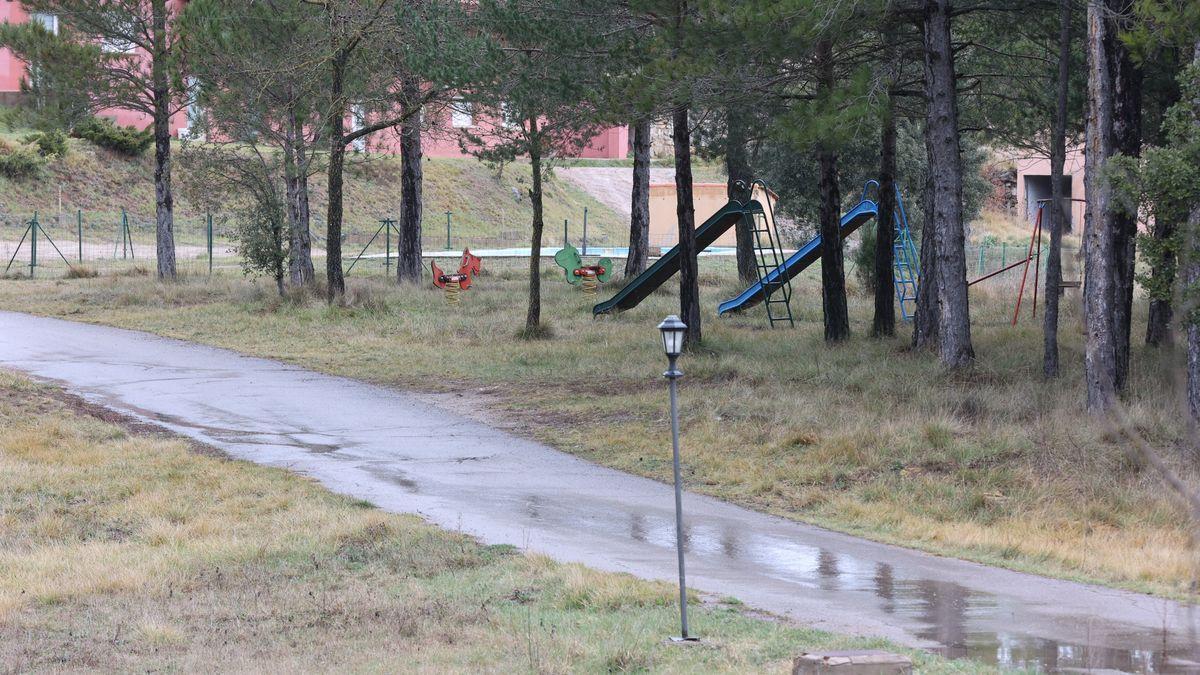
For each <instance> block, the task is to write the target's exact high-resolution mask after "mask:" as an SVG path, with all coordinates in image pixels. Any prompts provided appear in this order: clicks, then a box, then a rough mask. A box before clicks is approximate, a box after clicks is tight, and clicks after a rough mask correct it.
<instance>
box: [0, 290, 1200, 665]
mask: <svg viewBox="0 0 1200 675" xmlns="http://www.w3.org/2000/svg"><path fill="white" fill-rule="evenodd" d="M0 367H8V368H12V369H16V370H21V371H25V372H27V373H30V374H33V375H35V376H38V377H41V378H47V379H50V380H53V381H56V382H59V383H62V384H63V385H65V386H66V387H67V388H68V389H70V390H71V391H74V392H76V393H78V394H80V395H82V396H84V397H86V398H88V399H89V400H92V401H95V402H99V403H102V404H104V405H106V406H109V407H111V408H113V409H115V410H119V411H122V412H126V413H129V414H132V415H134V416H136V417H139V418H142V419H144V420H148V421H151V422H154V423H157V424H160V425H162V426H164V427H166V428H168V429H171V430H173V431H176V432H179V433H181V434H185V435H187V436H190V437H193V438H195V439H197V440H200V441H202V442H205V443H208V444H211V445H214V446H216V447H219V448H222V449H224V450H226V451H228V452H229V453H230V454H232V455H234V456H237V457H241V458H244V459H248V460H251V461H254V462H258V463H261V464H268V465H272V466H282V467H287V468H290V469H292V470H294V471H297V472H299V473H303V474H305V475H308V476H312V477H313V478H315V479H317V480H319V481H320V482H321V483H323V484H325V485H326V486H328V487H329V488H331V489H333V490H335V491H337V492H341V493H345V494H349V495H354V496H357V497H361V498H364V499H368V500H370V501H372V502H374V503H375V504H377V505H379V506H380V507H382V508H385V509H389V510H392V511H397V512H413V513H419V514H421V515H423V516H424V517H426V518H428V519H429V520H430V521H432V522H434V523H436V524H438V525H440V526H442V527H445V528H448V529H453V530H463V531H465V532H468V533H471V534H473V535H476V536H478V537H479V538H480V539H481V540H483V541H485V542H488V543H507V544H513V545H516V546H519V547H522V548H527V549H531V550H534V551H540V552H543V553H547V554H549V555H551V556H553V557H555V558H557V559H559V560H566V561H578V562H583V563H586V564H588V565H591V566H593V567H597V568H601V569H605V570H617V571H625V572H631V573H633V574H636V575H638V576H642V577H647V578H656V579H668V580H671V579H673V578H674V576H673V575H674V573H675V553H674V548H673V547H674V527H673V499H672V494H671V489H670V487H669V486H666V485H662V484H660V483H656V482H654V481H650V480H645V479H642V478H636V477H633V476H629V475H627V474H624V473H621V472H618V471H613V470H610V469H605V468H601V467H599V466H596V465H594V464H591V463H588V462H585V461H582V460H579V459H576V458H574V457H571V456H569V455H566V454H563V453H560V452H557V451H555V450H552V449H550V448H548V447H546V446H543V445H539V444H537V443H533V442H530V441H527V440H524V439H521V438H517V437H514V436H512V435H509V434H507V433H504V432H502V431H497V430H495V429H492V428H489V427H487V426H484V425H482V424H479V423H477V422H473V421H471V420H468V419H466V418H464V417H462V416H460V415H456V414H454V413H452V412H449V411H447V410H445V409H442V408H439V407H436V406H434V405H431V404H429V403H426V402H422V401H421V400H419V399H418V398H416V397H414V396H411V395H406V394H404V393H401V392H397V391H393V390H389V389H385V388H382V387H377V386H372V385H368V384H362V383H359V382H355V381H351V380H347V379H342V378H337V377H329V376H326V375H319V374H317V373H313V372H309V371H307V370H303V369H301V368H296V367H292V366H286V365H281V364H279V363H276V362H273V361H267V360H263V359H256V358H248V357H244V356H239V355H237V354H235V353H233V352H229V351H224V350H220V349H213V348H209V347H202V346H197V345H194V344H190V343H186V342H179V341H175V340H167V339H162V338H157V337H153V336H150V335H146V334H142V333H136V332H131V331H124V330H118V329H113V328H104V327H98V326H89V325H83V324H75V323H70V322H66V321H60V320H56V319H45V318H37V317H31V316H26V315H22V314H14V313H9V312H0ZM684 386H686V383H685V385H684ZM729 440H730V452H736V451H737V439H733V438H731V439H729ZM667 442H668V441H667V440H666V436H665V435H664V441H663V445H664V450H663V451H664V453H665V452H668V450H667V449H666V447H667ZM685 454H686V448H685ZM684 508H685V510H686V512H687V515H688V521H687V529H686V533H685V537H686V541H685V545H686V550H687V556H688V566H689V567H688V573H689V576H688V581H689V585H690V586H692V587H694V588H697V589H701V590H704V591H708V592H711V593H714V594H718V595H730V596H734V597H737V598H740V599H741V600H742V601H744V602H746V603H747V604H749V605H751V606H754V607H759V608H762V609H765V610H768V611H771V612H776V613H779V614H783V615H786V616H788V617H790V618H792V619H794V620H796V621H797V622H800V623H802V624H806V625H812V626H816V627H820V628H825V629H829V630H834V631H844V632H850V633H859V634H865V635H881V636H886V637H889V638H892V639H895V640H898V641H901V642H904V643H908V644H912V645H919V646H924V647H928V648H933V649H938V650H940V651H943V652H944V653H946V654H948V655H951V656H969V657H972V658H975V659H980V660H984V661H989V662H998V663H1000V664H1001V665H1003V666H1009V667H1038V668H1043V669H1062V668H1089V667H1090V668H1096V667H1105V668H1112V669H1119V670H1132V671H1156V672H1157V671H1163V670H1181V669H1182V670H1186V669H1189V666H1188V664H1189V663H1192V662H1195V661H1200V650H1198V649H1197V646H1196V645H1197V641H1196V636H1195V628H1196V619H1195V617H1194V616H1193V614H1192V611H1191V609H1189V608H1187V607H1185V606H1183V605H1180V604H1176V603H1172V602H1167V601H1163V600H1159V599H1154V598H1150V597H1146V596H1142V595H1138V594H1134V593H1126V592H1121V591H1114V590H1109V589H1104V588H1098V587H1093V586H1086V585H1082V584H1075V583H1069V582H1065V581H1054V580H1048V579H1043V578H1039V577H1035V576H1030V575H1024V574H1019V573H1015V572H1009V571H1005V570H999V569H993V568H989V567H985V566H982V565H976V564H973V563H968V562H962V561H959V560H953V559H946V558H939V557H936V556H931V555H926V554H923V553H917V552H913V551H909V550H906V549H902V548H897V547H893V546H886V545H882V544H876V543H871V542H868V541H865V540H862V539H858V538H855V537H850V536H846V535H842V534H837V533H834V532H829V531H826V530H823V529H820V528H816V527H810V526H806V525H802V524H798V523H794V522H791V521H787V520H783V519H780V518H775V517H772V516H767V515H763V514H760V513H756V512H753V511H750V510H747V509H743V508H739V507H736V506H731V505H729V504H726V503H723V502H720V501H718V500H715V499H711V498H707V497H703V496H697V495H690V494H689V495H686V496H685V499H684Z"/></svg>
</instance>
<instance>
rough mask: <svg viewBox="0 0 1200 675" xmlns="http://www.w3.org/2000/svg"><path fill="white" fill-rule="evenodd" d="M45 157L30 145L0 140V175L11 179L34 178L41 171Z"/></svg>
mask: <svg viewBox="0 0 1200 675" xmlns="http://www.w3.org/2000/svg"><path fill="white" fill-rule="evenodd" d="M44 166H46V159H45V158H44V157H42V156H41V155H40V154H38V151H37V148H36V147H35V146H32V145H13V144H12V143H7V142H4V141H0V176H6V177H8V178H13V179H22V178H35V177H37V176H40V175H41V173H42V167H44Z"/></svg>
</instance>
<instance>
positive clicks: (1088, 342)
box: [1083, 0, 1116, 414]
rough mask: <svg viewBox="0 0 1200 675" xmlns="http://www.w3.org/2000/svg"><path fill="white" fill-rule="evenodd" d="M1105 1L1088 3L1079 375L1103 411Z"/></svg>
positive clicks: (1108, 332) (1108, 250)
mask: <svg viewBox="0 0 1200 675" xmlns="http://www.w3.org/2000/svg"><path fill="white" fill-rule="evenodd" d="M1107 11H1108V8H1107V7H1105V4H1104V0H1089V2H1088V15H1087V22H1088V37H1087V54H1088V96H1087V98H1088V115H1087V139H1086V141H1087V148H1086V153H1085V160H1086V165H1085V172H1086V173H1085V180H1086V185H1085V187H1086V195H1087V209H1088V218H1087V222H1086V224H1085V231H1084V246H1085V250H1086V253H1085V260H1084V283H1083V318H1084V326H1085V329H1086V337H1085V347H1084V377H1085V380H1086V382H1087V407H1088V410H1089V411H1091V412H1093V413H1097V414H1099V413H1104V412H1106V411H1108V409H1109V408H1111V407H1112V405H1113V403H1114V402H1115V395H1116V353H1115V351H1114V342H1113V340H1114V338H1113V323H1112V319H1113V312H1112V304H1113V281H1114V277H1115V275H1114V274H1113V258H1114V250H1113V245H1114V237H1113V207H1112V201H1113V199H1112V196H1113V195H1112V186H1111V185H1110V184H1109V182H1108V181H1107V180H1105V178H1104V176H1103V172H1104V165H1105V163H1106V162H1107V161H1108V158H1109V157H1111V156H1112V155H1113V152H1114V138H1113V90H1112V86H1113V85H1112V65H1111V61H1112V50H1113V43H1114V41H1115V40H1116V36H1113V35H1109V33H1108V29H1109V23H1108V22H1107V21H1106V20H1105V14H1106V12H1107Z"/></svg>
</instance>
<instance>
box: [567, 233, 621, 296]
mask: <svg viewBox="0 0 1200 675" xmlns="http://www.w3.org/2000/svg"><path fill="white" fill-rule="evenodd" d="M554 262H556V263H558V266H559V267H561V268H563V271H564V272H566V276H567V283H568V284H571V285H572V286H579V287H581V288H582V289H583V292H584V293H591V294H595V293H596V292H597V291H598V290H599V288H600V284H602V283H604V282H605V281H608V280H609V278H610V277H612V270H613V262H612V258H601V259H600V260H599V261H598V262H597V263H596V264H595V265H584V264H583V256H581V255H579V250H578V249H576V248H575V247H574V246H572V245H570V244H567V245H566V246H564V247H563V248H562V250H560V251H559V252H558V253H555V254H554Z"/></svg>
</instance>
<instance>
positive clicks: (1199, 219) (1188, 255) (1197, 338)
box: [1180, 40, 1200, 425]
mask: <svg viewBox="0 0 1200 675" xmlns="http://www.w3.org/2000/svg"><path fill="white" fill-rule="evenodd" d="M1192 66H1193V67H1195V68H1200V40H1197V41H1196V45H1195V48H1194V50H1193V52H1192ZM1192 114H1193V118H1192V124H1193V125H1195V126H1196V127H1197V128H1198V129H1200V100H1194V101H1192ZM1186 227H1187V233H1186V241H1187V245H1186V246H1184V248H1183V252H1182V255H1181V256H1180V257H1181V258H1182V262H1183V265H1184V267H1183V284H1184V286H1183V290H1184V291H1186V293H1190V294H1192V296H1193V297H1194V293H1195V290H1196V287H1197V284H1200V204H1192V210H1191V212H1190V213H1189V214H1188V219H1187V226H1186ZM1183 295H1184V297H1187V295H1186V294H1183ZM1183 311H1184V322H1185V323H1186V324H1187V402H1188V412H1190V413H1191V415H1192V424H1193V425H1196V424H1200V321H1197V320H1196V317H1197V315H1198V314H1200V310H1198V309H1196V308H1195V307H1188V306H1186V305H1185V306H1184V307H1183Z"/></svg>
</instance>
